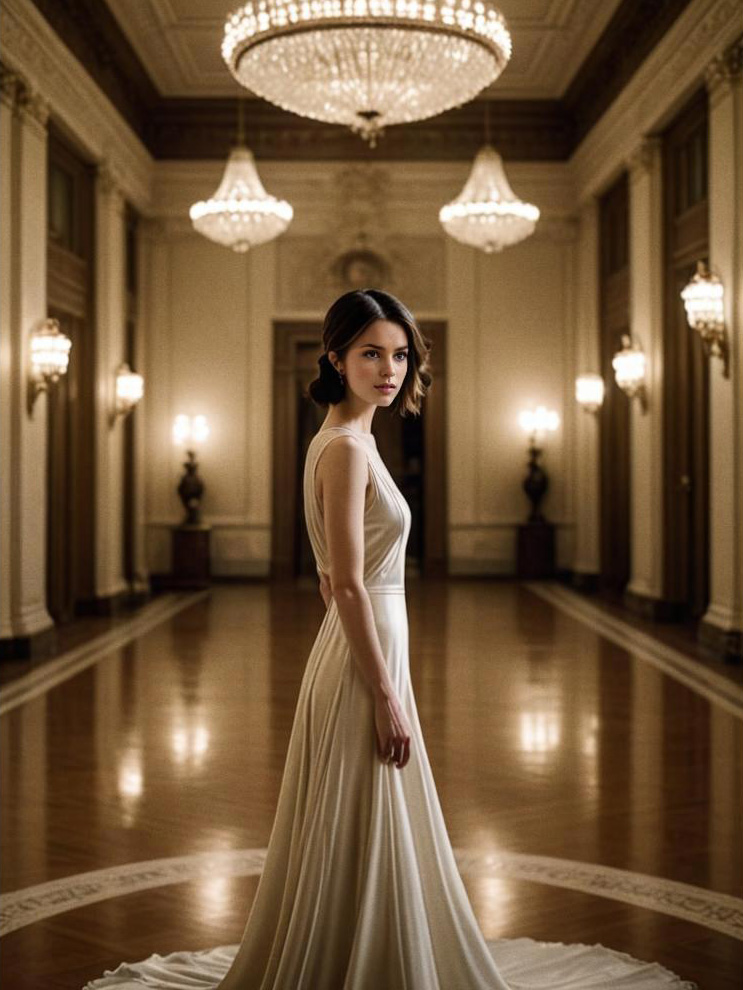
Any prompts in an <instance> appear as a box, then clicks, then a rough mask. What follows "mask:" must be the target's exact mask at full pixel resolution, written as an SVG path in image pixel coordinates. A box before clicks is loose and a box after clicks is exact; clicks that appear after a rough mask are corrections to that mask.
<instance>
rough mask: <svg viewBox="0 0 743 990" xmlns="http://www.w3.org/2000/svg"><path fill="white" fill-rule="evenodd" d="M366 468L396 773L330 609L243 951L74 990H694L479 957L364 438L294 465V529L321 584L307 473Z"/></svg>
mask: <svg viewBox="0 0 743 990" xmlns="http://www.w3.org/2000/svg"><path fill="white" fill-rule="evenodd" d="M343 435H350V436H352V437H355V438H356V442H357V443H360V444H361V445H362V447H363V449H364V450H365V451H366V453H367V455H368V465H369V479H370V484H369V486H368V488H367V497H366V503H365V515H364V548H365V558H364V584H365V586H366V589H367V591H368V592H369V597H370V600H371V603H372V608H373V611H374V617H375V621H376V628H377V631H378V634H379V640H380V643H381V647H382V651H383V654H384V656H385V659H386V662H387V664H388V666H389V671H390V676H391V679H392V682H393V684H394V686H395V689H396V691H397V693H398V695H399V698H400V701H401V703H402V705H403V707H404V708H405V711H406V713H407V716H408V720H409V722H410V727H411V746H410V759H409V762H408V763H407V765H406V766H405V767H404V768H403V769H402V770H400V769H398V768H397V767H395V766H394V764H392V763H389V764H387V763H383V762H382V761H381V760H380V758H379V757H378V755H377V752H376V736H375V725H374V706H373V702H372V697H371V694H370V692H369V689H368V687H367V686H366V683H365V681H364V680H363V678H362V676H361V674H360V672H359V670H358V668H357V666H356V664H355V662H354V660H353V658H352V657H351V654H350V651H349V646H348V642H347V640H346V636H345V633H344V630H343V627H342V625H341V620H340V616H339V614H338V610H337V607H336V604H335V602H334V601H332V600H331V602H330V605H329V607H328V609H327V611H326V613H325V616H324V618H323V620H322V624H321V626H320V629H319V631H318V633H317V637H316V639H315V642H314V644H313V647H312V650H311V652H310V655H309V658H308V661H307V665H306V669H305V673H304V676H303V680H302V684H301V688H300V693H299V698H298V702H297V708H296V713H295V717H294V723H293V727H292V732H291V736H290V740H289V747H288V752H287V757H286V764H285V768H284V774H283V778H282V783H281V788H280V793H279V798H278V805H277V810H276V817H275V820H274V824H273V828H272V831H271V836H270V839H269V843H268V848H267V852H266V859H265V866H264V869H263V872H262V874H261V877H260V880H259V883H258V886H257V890H256V894H255V897H254V900H253V904H252V908H251V910H250V914H249V916H248V920H247V924H246V926H245V929H244V931H243V935H242V939H241V942H240V944H239V945H223V946H218V947H216V948H214V949H208V950H201V951H191V950H181V951H178V952H172V953H170V954H169V955H165V956H162V955H159V954H155V955H153V956H150V957H149V958H147V959H144V960H141V961H139V962H133V963H121V964H120V965H119V966H118V968H117V969H115V970H113V971H106V973H105V974H104V976H103V977H101V978H99V979H97V980H94V981H92V982H90V983H88V984H86V987H85V988H84V990H101V988H103V987H106V988H110V987H116V988H118V990H141V988H142V987H155V988H162V990H194V988H197V990H537V988H544V990H546V988H560V990H593V988H595V990H599V988H601V990H606V988H626V990H630V988H631V990H660V988H664V987H675V988H676V990H694V985H693V984H691V983H688V982H684V981H682V980H680V979H679V978H678V977H677V976H675V975H674V974H673V973H671V972H669V971H668V970H666V969H664V968H662V967H661V966H660V965H658V964H657V963H644V962H640V961H638V960H635V959H632V958H631V957H630V956H628V955H626V954H624V953H619V952H615V951H613V950H611V949H608V948H605V947H603V946H601V945H592V946H588V945H563V944H561V943H543V942H536V941H533V940H532V939H529V938H517V939H499V940H495V941H491V942H490V943H488V942H487V941H486V940H485V938H484V936H483V934H482V932H481V930H480V928H479V927H478V923H477V920H476V918H475V916H474V913H473V910H472V907H471V905H470V902H469V899H468V897H467V893H466V891H465V888H464V884H463V882H462V879H461V877H460V874H459V872H458V869H457V865H456V861H455V858H454V853H453V850H452V847H451V844H450V841H449V836H448V834H447V830H446V826H445V823H444V818H443V815H442V811H441V806H440V804H439V799H438V795H437V792H436V787H435V784H434V779H433V776H432V772H431V767H430V764H429V760H428V756H427V753H426V748H425V744H424V740H423V734H422V732H421V726H420V722H419V719H418V712H417V708H416V702H415V698H414V696H413V690H412V686H411V679H410V670H409V665H408V617H407V610H406V600H405V582H404V578H405V548H406V543H407V539H408V534H409V532H410V524H411V514H410V509H409V508H408V505H407V502H406V501H405V499H404V497H403V496H402V494H401V492H400V491H399V489H398V488H397V486H396V485H395V483H394V481H393V479H392V477H391V475H390V473H389V471H388V470H387V468H386V466H385V464H384V461H383V460H382V457H381V456H380V454H379V452H378V450H377V448H376V441H375V438H374V436H373V435H372V434H362V433H360V432H358V431H355V430H352V429H350V428H348V427H341V426H335V427H323V428H321V429H320V430H319V431H318V433H317V434H316V435H315V436H314V437H313V438H312V440H311V442H310V446H309V449H308V452H307V457H306V460H305V468H304V477H303V485H304V488H303V494H304V508H305V518H306V521H307V529H308V533H309V538H310V542H311V545H312V550H313V553H314V555H315V560H316V564H317V570H318V573H321V572H324V573H328V572H329V560H328V552H327V547H326V542H325V534H324V527H323V518H322V507H321V505H320V503H319V501H318V499H317V495H316V491H315V469H316V467H317V463H318V461H319V459H320V457H321V456H322V453H323V451H324V450H325V449H326V448H327V446H328V444H330V443H332V441H333V440H334V439H336V438H337V437H339V436H343Z"/></svg>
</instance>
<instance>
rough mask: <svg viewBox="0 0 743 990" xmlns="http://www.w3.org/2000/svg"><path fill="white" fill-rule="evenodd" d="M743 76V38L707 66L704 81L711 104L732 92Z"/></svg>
mask: <svg viewBox="0 0 743 990" xmlns="http://www.w3.org/2000/svg"><path fill="white" fill-rule="evenodd" d="M742 75H743V38H739V39H738V40H737V41H736V42H735V44H733V45H730V47H729V48H726V49H725V51H724V52H721V53H720V54H719V55H716V56H715V58H713V59H712V61H711V62H710V63H709V65H708V66H707V68H706V70H705V73H704V81H705V84H706V86H707V93H708V94H709V98H710V102H711V103H712V104H713V105H714V104H715V103H717V101H718V100H719V99H721V98H722V97H724V96H725V95H726V94H727V93H729V92H730V91H731V89H732V88H733V86H734V84H735V83H736V82H740V79H741V76H742Z"/></svg>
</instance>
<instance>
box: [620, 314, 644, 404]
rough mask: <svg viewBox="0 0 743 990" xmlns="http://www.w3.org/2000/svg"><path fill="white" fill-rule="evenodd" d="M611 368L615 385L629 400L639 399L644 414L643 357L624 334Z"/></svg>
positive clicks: (639, 350) (640, 351)
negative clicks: (620, 347)
mask: <svg viewBox="0 0 743 990" xmlns="http://www.w3.org/2000/svg"><path fill="white" fill-rule="evenodd" d="M611 366H612V368H614V378H615V379H616V383H617V385H618V386H619V387H620V388H621V390H622V391H623V392H624V393H625V394H626V395H627V396H628V397H629V398H630V399H635V398H636V399H639V401H640V407H641V409H642V411H643V412H646V411H647V408H648V396H647V387H646V385H645V355H644V353H643V352H642V350H641V349H640V348H639V347H637V346H636V345H635V344H633V343H632V340H631V339H630V337H629V335H628V334H626V333H624V334H622V349H621V350H620V351H617V352H616V354H615V355H614V357H613V358H612V359H611Z"/></svg>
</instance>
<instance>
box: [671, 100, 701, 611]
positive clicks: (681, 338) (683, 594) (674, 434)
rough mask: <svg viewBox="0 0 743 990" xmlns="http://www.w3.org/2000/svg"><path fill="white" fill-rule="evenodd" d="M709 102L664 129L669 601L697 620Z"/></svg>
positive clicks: (691, 106) (693, 105)
mask: <svg viewBox="0 0 743 990" xmlns="http://www.w3.org/2000/svg"><path fill="white" fill-rule="evenodd" d="M707 107H708V97H707V93H706V91H705V90H704V89H701V90H699V91H698V92H697V93H696V95H695V96H694V97H693V98H692V99H691V100H690V101H689V103H688V104H687V106H686V107H685V108H684V110H682V112H681V113H680V114H679V115H678V116H677V117H676V119H675V120H674V122H673V123H672V124H671V126H670V127H669V128H668V130H667V131H666V132H665V133H664V134H663V189H664V197H663V215H664V216H663V232H664V269H665V276H664V315H663V368H664V390H663V406H664V408H663V430H664V444H663V508H664V520H665V526H664V575H665V578H664V585H665V587H664V598H665V599H666V600H667V603H668V606H669V610H670V615H669V617H670V618H674V619H677V620H684V619H686V620H695V621H696V620H699V619H701V618H702V616H703V615H704V613H705V611H706V609H707V605H708V602H709V381H708V373H709V369H708V359H707V357H706V356H705V354H704V349H703V346H702V341H701V338H700V336H699V334H698V333H696V332H695V331H693V330H691V328H690V327H689V325H688V323H687V321H686V313H685V310H684V305H683V302H682V300H681V290H682V289H683V288H684V286H685V285H686V283H687V282H688V281H689V279H690V278H691V276H692V275H693V274H694V271H695V269H696V263H697V261H698V260H704V261H707V260H708V254H709V204H708V199H707V154H708V139H707V128H708V125H707V114H708V111H707Z"/></svg>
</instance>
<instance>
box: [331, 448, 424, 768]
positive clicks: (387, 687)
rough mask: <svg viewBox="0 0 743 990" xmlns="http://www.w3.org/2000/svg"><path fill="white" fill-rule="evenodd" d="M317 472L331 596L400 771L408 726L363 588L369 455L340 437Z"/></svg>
mask: <svg viewBox="0 0 743 990" xmlns="http://www.w3.org/2000/svg"><path fill="white" fill-rule="evenodd" d="M323 462H324V464H323ZM318 471H319V472H320V478H319V480H320V484H321V490H322V503H323V519H324V523H325V541H326V544H327V547H328V554H329V556H330V574H329V578H330V588H331V593H332V596H333V598H334V600H335V603H336V606H337V608H338V614H339V615H340V619H341V623H342V625H343V629H344V631H345V633H346V639H347V640H348V645H349V647H350V650H351V656H352V658H353V659H354V661H355V662H356V665H357V666H358V668H359V670H360V672H361V674H362V676H363V677H364V679H365V680H366V682H367V684H368V685H369V687H370V688H371V691H372V695H373V697H374V723H375V729H376V736H377V752H378V754H379V757H380V759H382V760H383V761H385V762H390V761H392V760H394V762H395V766H396V767H397V768H398V769H399V770H401V769H402V768H403V767H404V766H405V765H406V764H407V762H408V760H409V759H410V723H409V721H408V717H407V715H406V713H405V711H404V709H403V707H402V705H401V704H400V699H399V698H398V696H397V692H396V691H395V689H394V686H393V684H392V681H391V679H390V676H389V671H388V669H387V663H386V661H385V658H384V654H383V652H382V646H381V643H380V641H379V634H378V632H377V627H376V623H375V621H374V612H373V611H372V604H371V600H370V598H369V593H368V591H367V590H366V588H365V587H364V503H365V496H366V484H367V480H368V476H369V475H368V461H367V455H366V453H365V452H364V451H363V450H362V449H361V448H360V447H359V446H358V445H357V441H355V440H353V439H352V438H351V437H348V436H346V437H338V438H337V439H335V440H334V441H333V442H332V443H329V444H328V446H327V447H326V448H325V450H324V451H323V456H322V458H321V459H320V461H319V463H318Z"/></svg>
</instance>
